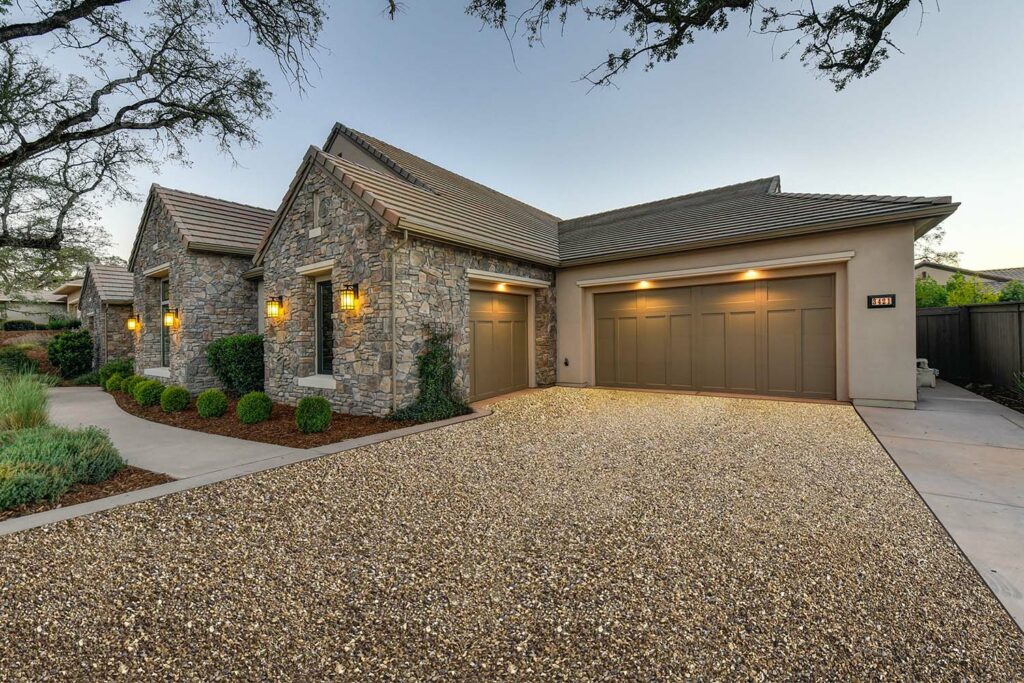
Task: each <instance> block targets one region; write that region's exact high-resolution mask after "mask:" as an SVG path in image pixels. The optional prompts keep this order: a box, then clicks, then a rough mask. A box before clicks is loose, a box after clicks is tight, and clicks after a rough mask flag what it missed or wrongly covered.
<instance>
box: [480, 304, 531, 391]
mask: <svg viewBox="0 0 1024 683" xmlns="http://www.w3.org/2000/svg"><path fill="white" fill-rule="evenodd" d="M526 327H527V325H526V297H525V296H519V295H516V294H498V293H495V292H472V291H471V292H470V293H469V340H470V341H469V398H470V400H471V401H478V400H480V399H482V398H489V397H491V396H497V395H498V394H505V393H508V392H510V391H515V390H517V389H525V388H526V387H527V386H529V377H528V370H527V363H528V351H527V347H526Z"/></svg>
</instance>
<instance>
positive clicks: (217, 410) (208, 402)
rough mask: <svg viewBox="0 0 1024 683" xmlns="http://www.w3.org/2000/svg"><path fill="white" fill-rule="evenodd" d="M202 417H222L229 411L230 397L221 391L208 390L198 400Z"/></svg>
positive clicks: (198, 407) (197, 403)
mask: <svg viewBox="0 0 1024 683" xmlns="http://www.w3.org/2000/svg"><path fill="white" fill-rule="evenodd" d="M196 411H197V412H198V413H199V415H200V417H220V416H221V415H223V414H224V413H226V412H227V411H228V397H227V396H226V395H225V394H224V392H223V391H221V390H220V389H207V390H206V391H204V392H203V393H201V394H199V398H197V399H196Z"/></svg>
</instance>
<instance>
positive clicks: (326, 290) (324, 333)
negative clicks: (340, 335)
mask: <svg viewBox="0 0 1024 683" xmlns="http://www.w3.org/2000/svg"><path fill="white" fill-rule="evenodd" d="M333 314H334V292H333V290H332V289H331V281H330V280H319V281H317V283H316V372H317V374H318V375H332V374H334V315H333Z"/></svg>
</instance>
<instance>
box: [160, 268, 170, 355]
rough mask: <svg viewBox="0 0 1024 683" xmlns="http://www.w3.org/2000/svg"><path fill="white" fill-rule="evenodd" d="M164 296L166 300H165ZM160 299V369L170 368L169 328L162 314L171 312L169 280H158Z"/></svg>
mask: <svg viewBox="0 0 1024 683" xmlns="http://www.w3.org/2000/svg"><path fill="white" fill-rule="evenodd" d="M165 295H166V298H165ZM157 296H158V297H159V298H160V318H159V320H160V367H162V368H169V367H171V328H169V327H167V326H166V325H164V314H165V313H167V312H168V311H170V310H171V280H170V278H166V277H165V278H160V280H159V281H158V283H157Z"/></svg>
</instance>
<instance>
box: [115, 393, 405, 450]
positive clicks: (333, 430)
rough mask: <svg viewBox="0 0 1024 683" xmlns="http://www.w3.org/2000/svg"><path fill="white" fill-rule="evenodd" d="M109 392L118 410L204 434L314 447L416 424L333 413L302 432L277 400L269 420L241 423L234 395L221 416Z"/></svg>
mask: <svg viewBox="0 0 1024 683" xmlns="http://www.w3.org/2000/svg"><path fill="white" fill-rule="evenodd" d="M112 395H113V397H114V400H115V401H116V402H117V405H118V406H120V407H121V409H122V410H124V411H125V412H127V413H131V414H132V415H136V416H138V417H141V418H143V419H146V420H151V421H153V422H160V423H163V424H166V425H171V426H172V427H181V428H182V429H191V430H194V431H197V432H206V433H207V434H219V435H221V436H231V437H234V438H236V439H246V440H247V441H259V442H262V443H271V444H276V445H278V446H289V447H291V448H316V447H317V446H326V445H327V444H331V443H337V442H339V441H347V440H348V439H355V438H357V437H360V436H369V435H371V434H380V433H381V432H388V431H391V430H393V429H401V428H402V427H411V426H412V425H415V424H419V423H418V422H415V421H413V420H388V419H384V418H380V417H372V416H369V415H347V414H345V413H333V414H332V415H331V424H330V426H328V427H327V429H326V430H325V431H323V432H319V433H314V434H303V433H302V432H300V431H299V429H298V427H297V426H296V425H295V408H294V407H293V406H288V405H284V404H281V403H275V404H274V407H273V410H272V411H271V413H270V419H269V420H266V421H264V422H257V423H256V424H248V425H246V424H242V423H241V422H240V421H239V420H238V417H237V416H236V414H235V406H236V405H237V403H238V399H236V398H233V399H230V401H229V404H228V409H227V412H226V413H224V415H222V416H221V417H202V416H200V415H199V413H198V412H196V407H195V402H194V401H193V402H192V403H191V404H190V405H189V407H188V408H186V409H185V410H181V411H178V412H174V413H165V412H164V411H163V409H161V408H160V406H158V405H156V406H149V407H142V406H140V405H139V404H138V403H137V402H136V401H135V399H133V398H131V397H130V396H128V395H126V394H124V393H122V392H120V391H115V392H113V394H112Z"/></svg>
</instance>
